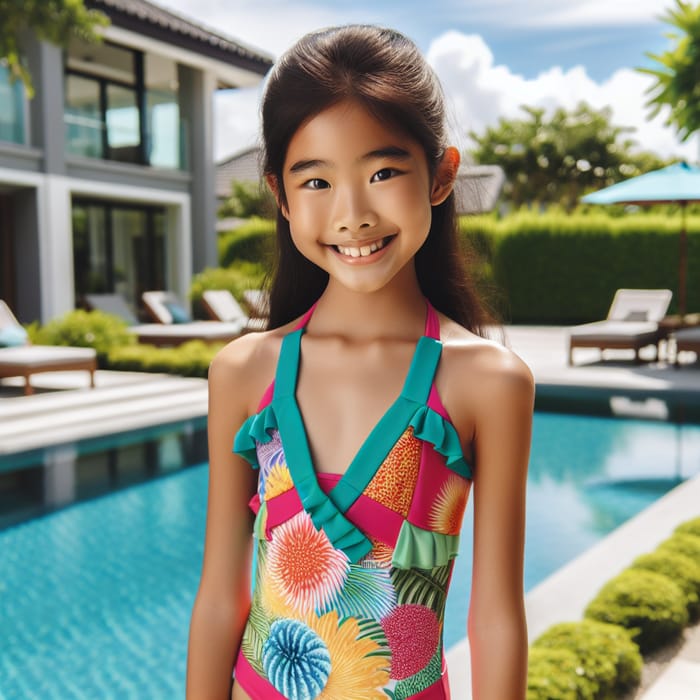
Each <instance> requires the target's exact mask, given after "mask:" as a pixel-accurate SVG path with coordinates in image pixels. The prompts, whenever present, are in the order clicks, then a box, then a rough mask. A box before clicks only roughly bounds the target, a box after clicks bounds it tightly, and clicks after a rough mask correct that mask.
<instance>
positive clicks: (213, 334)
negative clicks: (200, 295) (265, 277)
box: [137, 291, 246, 345]
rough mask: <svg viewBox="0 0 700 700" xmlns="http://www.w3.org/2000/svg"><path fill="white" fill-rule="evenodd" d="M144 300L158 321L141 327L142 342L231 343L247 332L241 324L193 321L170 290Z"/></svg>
mask: <svg viewBox="0 0 700 700" xmlns="http://www.w3.org/2000/svg"><path fill="white" fill-rule="evenodd" d="M141 299H142V301H143V304H144V306H145V308H146V311H147V312H148V313H149V315H150V316H151V317H152V318H153V320H154V321H155V323H154V324H148V325H147V326H146V327H145V328H146V333H145V334H144V326H141V327H139V328H140V330H138V331H137V332H138V335H139V340H140V341H141V340H142V338H143V337H145V338H146V340H145V341H142V342H151V343H155V344H156V345H179V344H180V343H184V342H186V341H187V340H195V339H196V340H203V341H205V342H209V343H213V342H222V341H224V342H227V341H229V340H233V339H234V338H237V337H238V336H239V335H241V334H242V333H244V332H245V330H246V324H245V322H244V321H242V320H237V321H226V322H224V321H193V320H192V319H191V317H190V315H189V311H188V310H187V309H186V307H185V306H184V304H182V302H181V301H180V300H179V299H178V298H177V296H175V294H173V293H172V292H166V291H150V292H144V293H143V294H142V295H141Z"/></svg>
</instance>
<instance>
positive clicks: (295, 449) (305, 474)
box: [272, 300, 442, 558]
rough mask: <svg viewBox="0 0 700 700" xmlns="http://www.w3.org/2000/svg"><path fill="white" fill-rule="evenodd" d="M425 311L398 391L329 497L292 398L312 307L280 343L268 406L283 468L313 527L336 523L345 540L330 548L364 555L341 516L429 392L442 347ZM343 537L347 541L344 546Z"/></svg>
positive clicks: (359, 538)
mask: <svg viewBox="0 0 700 700" xmlns="http://www.w3.org/2000/svg"><path fill="white" fill-rule="evenodd" d="M426 309H427V314H426V328H425V332H424V335H422V336H421V337H420V338H419V340H418V342H417V343H416V349H415V351H414V353H413V358H412V360H411V364H410V366H409V370H408V373H407V375H406V379H405V382H404V385H403V388H402V390H401V393H400V394H399V396H398V397H397V398H396V400H395V401H394V402H393V403H392V404H391V406H390V407H389V408H388V409H387V411H386V412H385V413H384V415H383V416H382V417H381V418H380V419H379V422H378V423H377V424H376V425H375V426H374V428H373V429H372V430H371V432H370V434H369V435H368V436H367V438H366V439H365V441H364V442H363V443H362V445H361V446H360V448H359V450H358V451H357V454H356V455H355V456H354V458H353V459H352V461H351V463H350V464H349V466H348V468H347V470H346V471H345V473H344V474H342V475H341V476H340V478H339V480H338V482H337V484H336V485H335V486H334V487H333V488H332V489H331V490H330V492H329V493H328V494H326V493H325V492H324V491H323V489H322V488H321V486H320V484H319V480H318V474H317V472H316V469H315V467H314V464H313V460H312V458H311V450H310V447H309V442H308V438H307V433H306V427H305V426H304V421H303V418H302V415H301V411H300V410H299V405H298V403H297V399H296V388H297V379H298V375H299V362H300V359H301V338H302V335H303V333H304V331H305V329H306V325H307V324H308V322H309V319H310V318H311V314H312V313H313V310H314V307H312V308H311V309H310V310H309V312H307V314H306V315H305V316H304V317H303V318H302V320H301V323H300V324H299V326H298V327H297V329H296V330H294V331H292V332H291V333H289V334H288V335H286V336H285V337H284V339H283V341H282V347H281V349H280V355H279V360H278V363H277V371H276V374H275V383H274V390H273V396H272V406H273V408H274V411H275V415H276V418H277V425H278V429H279V433H280V438H281V440H282V444H283V445H284V449H285V455H286V458H287V465H288V467H289V471H290V473H291V476H292V480H293V482H294V484H295V486H296V489H297V491H298V492H299V495H300V497H301V501H302V503H303V505H304V508H305V510H307V511H308V512H309V513H311V516H312V519H313V520H314V523H315V524H316V525H317V526H319V527H320V526H321V525H322V524H323V523H325V522H326V521H327V520H330V521H332V522H335V523H337V525H338V529H339V534H340V532H343V533H344V536H343V537H340V538H339V540H340V541H336V542H334V544H336V546H340V547H341V548H342V549H344V550H345V551H346V552H347V551H348V547H349V548H351V549H352V548H354V547H356V546H359V547H360V549H361V550H363V551H364V553H366V552H367V551H369V549H370V548H371V547H370V543H369V540H367V538H366V537H365V536H364V535H363V534H362V533H361V532H360V531H359V530H358V529H357V528H355V527H354V526H353V525H352V523H350V522H349V521H347V519H346V518H345V516H344V513H345V512H346V511H347V510H348V508H350V506H351V505H352V504H353V503H354V502H355V501H356V500H357V498H358V497H359V496H360V494H362V492H363V491H364V489H365V488H366V487H367V484H369V482H370V481H371V480H372V477H373V476H374V475H375V474H376V472H377V470H378V469H379V467H380V466H381V464H382V462H383V461H384V458H385V457H386V455H387V454H388V453H389V452H390V450H391V448H392V447H393V446H394V445H395V444H396V442H397V440H398V439H399V438H400V437H401V435H402V434H403V432H404V431H405V430H406V427H407V426H408V425H409V423H410V422H411V419H412V417H413V416H414V414H415V413H416V410H417V409H418V408H419V407H421V406H424V405H425V404H426V402H427V400H428V396H429V394H430V389H431V387H432V382H433V377H434V375H435V370H436V369H437V365H438V362H439V360H440V354H441V351H442V345H441V343H440V342H439V340H438V338H439V321H438V319H437V314H436V313H435V310H434V309H433V308H432V306H431V305H430V303H429V302H428V301H427V300H426ZM436 329H437V336H438V338H436V337H431V336H435V335H436ZM314 515H316V517H314ZM326 529H328V527H326ZM346 536H347V538H348V540H347V541H346V542H345V544H343V541H345V540H346ZM351 558H352V557H351Z"/></svg>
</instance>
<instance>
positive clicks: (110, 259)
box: [73, 199, 168, 309]
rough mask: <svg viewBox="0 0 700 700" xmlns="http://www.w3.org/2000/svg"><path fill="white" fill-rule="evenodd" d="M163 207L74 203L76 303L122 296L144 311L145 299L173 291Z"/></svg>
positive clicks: (83, 201) (75, 200)
mask: <svg viewBox="0 0 700 700" xmlns="http://www.w3.org/2000/svg"><path fill="white" fill-rule="evenodd" d="M165 226H166V214H165V209H164V208H163V207H152V206H141V205H136V204H134V205H131V204H122V203H120V204H113V203H110V202H96V201H90V200H82V199H74V200H73V269H74V275H75V280H74V283H75V298H76V301H77V302H78V303H81V302H82V300H83V297H84V295H85V294H100V293H117V294H121V295H122V296H123V297H124V298H125V299H126V300H127V301H128V302H129V303H130V304H131V305H132V306H133V308H135V309H138V307H139V305H140V301H141V294H142V293H143V292H145V291H147V290H149V289H167V284H166V277H167V275H166V269H167V253H168V251H167V245H166V240H167V236H166V231H165Z"/></svg>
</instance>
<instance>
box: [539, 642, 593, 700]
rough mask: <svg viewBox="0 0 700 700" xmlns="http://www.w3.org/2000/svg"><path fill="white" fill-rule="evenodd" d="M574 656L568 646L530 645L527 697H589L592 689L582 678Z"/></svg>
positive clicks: (542, 699) (552, 699) (583, 699)
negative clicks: (548, 647) (541, 647)
mask: <svg viewBox="0 0 700 700" xmlns="http://www.w3.org/2000/svg"><path fill="white" fill-rule="evenodd" d="M579 668H580V666H579V663H578V657H577V656H576V654H574V653H573V652H571V651H569V650H568V649H540V648H539V647H533V648H532V649H530V654H529V657H528V669H529V673H528V677H527V700H593V697H594V696H593V689H592V687H591V684H590V683H589V682H588V680H587V679H582V678H581V675H580V674H579V673H578V671H579Z"/></svg>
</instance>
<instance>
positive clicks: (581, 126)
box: [471, 102, 664, 209]
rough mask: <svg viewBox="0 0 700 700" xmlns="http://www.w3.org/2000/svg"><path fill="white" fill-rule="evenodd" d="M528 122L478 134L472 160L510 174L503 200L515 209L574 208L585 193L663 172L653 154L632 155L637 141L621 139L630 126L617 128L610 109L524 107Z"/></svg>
mask: <svg viewBox="0 0 700 700" xmlns="http://www.w3.org/2000/svg"><path fill="white" fill-rule="evenodd" d="M521 109H522V110H523V111H524V112H525V114H526V115H527V116H526V118H524V119H501V120H500V121H499V123H498V125H497V126H495V127H489V128H488V129H487V130H486V132H485V133H484V134H483V135H482V136H478V135H476V134H474V133H472V134H471V137H472V139H474V141H475V142H476V148H475V149H474V150H473V151H472V153H471V155H472V157H473V158H474V159H475V160H476V161H477V162H479V163H485V164H492V165H500V166H501V167H502V168H503V170H504V172H505V175H506V180H507V183H506V185H505V186H504V195H505V196H506V198H507V199H508V200H509V202H510V203H511V204H513V205H514V206H516V207H517V206H522V205H523V204H535V205H539V206H546V205H551V204H560V205H562V206H564V207H566V208H567V209H572V208H573V207H575V206H576V204H577V203H578V200H579V198H580V197H581V195H583V194H584V193H585V192H586V191H588V190H591V189H598V188H600V187H605V186H607V185H611V184H613V183H615V182H618V181H620V180H624V179H625V178H627V177H632V176H634V175H639V174H641V173H642V172H646V171H647V170H651V169H654V168H656V167H661V165H663V164H664V163H663V162H662V161H661V160H659V158H657V157H656V156H654V155H653V154H649V153H638V154H631V153H630V149H631V148H632V146H633V144H634V142H633V141H632V140H631V139H626V138H623V136H624V135H625V134H627V133H629V132H631V131H633V129H632V128H630V127H620V126H614V125H613V124H611V122H610V117H611V110H610V109H609V108H604V109H602V110H599V111H598V110H595V109H593V108H591V107H590V106H589V105H587V104H585V103H583V102H582V103H580V104H579V105H578V107H576V109H575V110H573V111H571V112H568V111H566V110H565V109H563V108H558V109H557V110H555V111H554V113H553V114H552V115H551V116H550V117H546V115H545V110H544V109H538V108H535V107H522V108H521Z"/></svg>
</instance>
